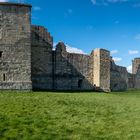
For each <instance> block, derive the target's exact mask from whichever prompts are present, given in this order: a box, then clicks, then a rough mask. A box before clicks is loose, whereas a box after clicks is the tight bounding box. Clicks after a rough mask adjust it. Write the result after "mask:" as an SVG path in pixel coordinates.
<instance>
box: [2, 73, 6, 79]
mask: <svg viewBox="0 0 140 140" xmlns="http://www.w3.org/2000/svg"><path fill="white" fill-rule="evenodd" d="M3 81H6V75H5V73H4V74H3Z"/></svg>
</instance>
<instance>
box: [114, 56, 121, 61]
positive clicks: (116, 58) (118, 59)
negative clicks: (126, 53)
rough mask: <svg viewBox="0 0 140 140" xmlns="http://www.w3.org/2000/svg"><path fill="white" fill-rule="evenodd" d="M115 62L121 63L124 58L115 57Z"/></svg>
mask: <svg viewBox="0 0 140 140" xmlns="http://www.w3.org/2000/svg"><path fill="white" fill-rule="evenodd" d="M113 60H114V62H120V61H122V58H120V57H113Z"/></svg>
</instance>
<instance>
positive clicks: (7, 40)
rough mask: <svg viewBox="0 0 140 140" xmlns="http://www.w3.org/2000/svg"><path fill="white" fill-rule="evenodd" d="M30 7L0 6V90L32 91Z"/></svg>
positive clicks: (1, 4)
mask: <svg viewBox="0 0 140 140" xmlns="http://www.w3.org/2000/svg"><path fill="white" fill-rule="evenodd" d="M30 14H31V6H30V5H20V4H12V3H0V89H29V90H30V89H32V83H31V41H30V40H31V37H30V34H31V32H30V27H31V26H30V25H31V20H30V17H31V15H30Z"/></svg>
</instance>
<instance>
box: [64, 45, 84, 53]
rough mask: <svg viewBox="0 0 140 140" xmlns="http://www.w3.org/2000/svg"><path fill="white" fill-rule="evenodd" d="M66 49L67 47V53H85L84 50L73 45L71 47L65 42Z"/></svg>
mask: <svg viewBox="0 0 140 140" xmlns="http://www.w3.org/2000/svg"><path fill="white" fill-rule="evenodd" d="M66 47H67V48H66V49H67V52H69V53H79V54H85V52H84V51H82V50H81V49H78V48H74V47H71V46H69V45H67V44H66Z"/></svg>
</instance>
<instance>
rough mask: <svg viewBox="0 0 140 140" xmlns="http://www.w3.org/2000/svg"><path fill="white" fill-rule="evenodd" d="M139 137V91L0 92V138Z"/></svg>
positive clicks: (92, 139)
mask: <svg viewBox="0 0 140 140" xmlns="http://www.w3.org/2000/svg"><path fill="white" fill-rule="evenodd" d="M5 139H8V140H46V139H50V140H59V139H62V140H64V139H70V140H140V91H128V92H124V93H111V94H101V93H98V94H97V93H94V94H93V93H81V94H79V93H73V94H70V93H50V92H48V93H47V92H35V93H14V92H9V93H8V92H3V93H0V140H5Z"/></svg>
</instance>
